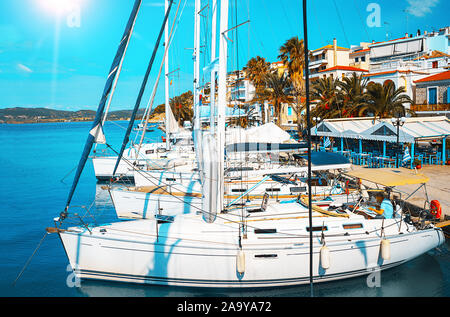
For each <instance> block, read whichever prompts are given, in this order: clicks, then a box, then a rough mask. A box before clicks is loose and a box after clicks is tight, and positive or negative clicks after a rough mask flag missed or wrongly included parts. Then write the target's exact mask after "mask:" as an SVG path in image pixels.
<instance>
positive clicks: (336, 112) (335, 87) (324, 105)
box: [310, 77, 344, 119]
mask: <svg viewBox="0 0 450 317" xmlns="http://www.w3.org/2000/svg"><path fill="white" fill-rule="evenodd" d="M339 85H340V81H339V80H338V79H333V78H332V77H327V78H319V80H318V81H316V82H315V83H314V84H313V85H312V87H311V92H310V96H311V102H312V103H314V104H315V107H314V109H312V111H311V116H312V117H313V116H314V117H320V118H322V119H329V118H336V117H339V116H341V114H342V109H343V101H344V98H343V94H342V91H341V90H340V89H339Z"/></svg>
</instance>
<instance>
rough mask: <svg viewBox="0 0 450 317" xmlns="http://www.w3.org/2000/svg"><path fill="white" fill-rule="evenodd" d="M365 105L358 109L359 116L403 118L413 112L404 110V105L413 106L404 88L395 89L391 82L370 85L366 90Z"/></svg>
mask: <svg viewBox="0 0 450 317" xmlns="http://www.w3.org/2000/svg"><path fill="white" fill-rule="evenodd" d="M366 90H367V91H366V98H367V103H366V105H364V106H362V107H360V108H359V115H360V116H363V115H364V116H367V115H373V116H374V117H379V118H389V117H397V116H405V115H406V113H410V114H413V115H414V112H413V111H411V110H409V109H406V108H405V106H404V104H407V103H409V104H413V101H412V99H411V98H410V97H409V96H408V95H407V94H405V92H406V90H405V87H400V88H398V89H397V88H396V87H395V84H394V83H393V82H392V81H388V82H385V83H384V84H383V85H382V84H380V83H370V84H369V85H367V89H366Z"/></svg>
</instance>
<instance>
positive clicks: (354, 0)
mask: <svg viewBox="0 0 450 317" xmlns="http://www.w3.org/2000/svg"><path fill="white" fill-rule="evenodd" d="M353 4H354V5H355V9H356V10H355V11H356V13H357V14H358V16H359V20H360V21H361V24H362V26H363V29H364V31H365V32H366V35H367V41H370V39H371V36H370V34H369V31H368V30H367V27H366V23H364V20H363V18H362V16H361V12H359V7H358V5H357V3H356V0H353Z"/></svg>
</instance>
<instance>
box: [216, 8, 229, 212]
mask: <svg viewBox="0 0 450 317" xmlns="http://www.w3.org/2000/svg"><path fill="white" fill-rule="evenodd" d="M227 29H228V0H221V2H220V44H219V89H218V100H217V103H218V104H217V108H218V109H217V152H218V162H217V163H218V170H219V173H218V174H219V175H218V183H219V195H218V200H217V205H218V208H217V210H218V211H219V212H220V211H221V210H222V209H223V196H224V185H223V180H224V165H225V152H224V151H225V115H226V108H227V57H228V42H227V38H226V34H225V33H226V32H227Z"/></svg>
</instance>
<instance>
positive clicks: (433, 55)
mask: <svg viewBox="0 0 450 317" xmlns="http://www.w3.org/2000/svg"><path fill="white" fill-rule="evenodd" d="M438 57H450V55H448V54H445V53H444V52H441V51H437V50H436V51H432V52H431V53H430V54H427V55H424V56H420V57H417V58H415V59H414V60H419V59H431V58H438Z"/></svg>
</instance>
